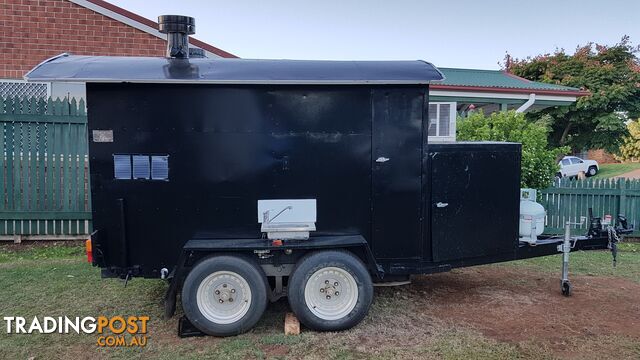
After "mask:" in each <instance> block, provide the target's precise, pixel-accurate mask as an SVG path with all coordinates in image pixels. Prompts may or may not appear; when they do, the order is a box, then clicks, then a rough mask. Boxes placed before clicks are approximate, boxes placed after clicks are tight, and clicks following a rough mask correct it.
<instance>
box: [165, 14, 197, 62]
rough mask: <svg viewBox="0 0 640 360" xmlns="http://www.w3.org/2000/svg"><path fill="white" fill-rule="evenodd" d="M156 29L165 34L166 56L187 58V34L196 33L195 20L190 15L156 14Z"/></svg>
mask: <svg viewBox="0 0 640 360" xmlns="http://www.w3.org/2000/svg"><path fill="white" fill-rule="evenodd" d="M158 30H160V32H161V33H163V34H167V57H171V58H178V59H187V58H189V35H193V34H195V33H196V20H195V19H194V18H192V17H190V16H182V15H162V16H158Z"/></svg>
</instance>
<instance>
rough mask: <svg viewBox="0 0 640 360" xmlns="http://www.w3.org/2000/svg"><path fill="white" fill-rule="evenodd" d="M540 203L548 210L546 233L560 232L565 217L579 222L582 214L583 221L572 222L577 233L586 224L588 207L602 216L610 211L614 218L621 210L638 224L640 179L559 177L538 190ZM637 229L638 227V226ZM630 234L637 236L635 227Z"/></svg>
mask: <svg viewBox="0 0 640 360" xmlns="http://www.w3.org/2000/svg"><path fill="white" fill-rule="evenodd" d="M541 195H542V199H541V201H540V203H541V204H542V206H544V208H545V209H546V210H547V218H546V221H545V233H549V234H562V233H563V229H564V224H565V222H566V221H571V222H574V223H579V222H580V218H581V217H582V216H584V217H586V218H587V221H585V222H584V223H583V224H582V225H574V226H573V227H574V228H575V229H578V230H576V231H575V233H576V234H580V233H581V232H585V233H586V230H587V229H588V227H589V223H588V217H589V208H592V209H593V214H594V216H598V217H601V218H603V217H604V216H605V215H611V216H612V218H613V221H615V219H616V217H617V215H618V214H624V215H625V216H626V217H627V219H628V222H629V224H634V225H635V227H636V229H637V228H638V227H640V180H637V179H636V180H630V179H584V180H573V179H567V178H563V179H559V180H557V181H556V182H555V183H554V184H553V185H552V186H551V187H549V188H547V189H545V190H542V191H541ZM639 230H640V229H639ZM632 235H633V236H639V235H640V231H638V230H636V231H635V232H634V233H633V234H632Z"/></svg>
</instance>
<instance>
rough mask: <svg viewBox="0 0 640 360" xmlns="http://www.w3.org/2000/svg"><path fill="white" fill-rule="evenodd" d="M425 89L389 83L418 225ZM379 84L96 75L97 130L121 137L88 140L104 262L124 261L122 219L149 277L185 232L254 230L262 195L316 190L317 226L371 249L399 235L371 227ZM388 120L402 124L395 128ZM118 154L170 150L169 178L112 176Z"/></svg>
mask: <svg viewBox="0 0 640 360" xmlns="http://www.w3.org/2000/svg"><path fill="white" fill-rule="evenodd" d="M426 90H427V89H426V88H424V87H407V88H397V89H394V88H391V89H389V90H388V92H389V93H390V94H392V95H390V99H392V100H393V102H392V103H391V105H392V106H391V108H390V109H391V110H392V113H393V114H394V115H393V117H391V118H389V119H388V121H390V122H388V123H387V125H386V126H387V127H386V128H385V129H384V131H391V132H392V133H391V134H389V136H396V135H402V136H406V137H407V140H406V143H404V141H403V143H404V145H402V146H399V147H398V148H397V149H394V151H401V150H407V149H409V150H410V152H411V154H410V155H408V156H409V158H408V159H405V160H401V159H398V161H396V164H403V165H401V166H400V167H399V168H397V169H395V170H394V171H395V175H394V176H396V177H395V179H398V180H402V177H403V176H405V175H404V174H403V173H404V172H406V176H408V178H407V180H406V181H405V182H402V181H400V182H398V183H397V184H392V185H393V186H391V190H393V193H391V194H390V195H398V196H401V197H402V198H403V199H410V202H411V206H410V208H411V209H412V210H411V213H412V216H411V217H409V218H407V219H402V221H403V224H407V223H408V222H411V224H410V226H409V227H411V228H412V229H413V228H415V229H418V228H419V223H418V221H419V218H418V216H416V212H415V210H414V208H418V206H417V205H416V204H415V203H417V202H419V199H420V186H419V185H420V167H419V163H420V155H419V154H420V146H421V143H420V138H419V131H420V126H421V124H420V116H421V115H420V116H418V114H421V113H422V109H421V106H420V101H421V100H420V99H423V97H424V94H425V93H426ZM375 91H378V90H375ZM375 91H374V90H373V88H372V87H364V86H339V87H329V86H305V87H297V86H252V87H249V86H217V85H158V84H154V85H151V84H88V85H87V93H88V104H89V133H90V134H91V131H92V130H113V139H114V140H113V142H107V143H105V142H93V141H90V149H89V150H90V166H91V172H92V174H93V176H92V199H93V209H94V210H93V212H94V214H93V215H94V227H95V229H97V230H98V231H99V235H98V236H96V242H97V243H96V247H97V248H98V249H99V250H100V251H102V252H103V253H104V254H105V257H104V258H105V261H104V262H103V263H101V265H109V266H111V265H114V266H124V265H123V264H121V263H120V262H117V261H116V259H119V257H118V256H119V255H118V254H120V251H121V248H120V247H119V245H117V243H116V242H115V239H118V237H117V236H118V234H117V233H116V232H115V229H120V228H125V229H126V232H127V233H126V241H127V244H128V264H127V266H133V265H138V266H141V267H142V271H143V273H144V275H145V276H154V275H157V271H158V270H159V269H160V268H162V267H167V268H172V266H173V265H174V264H175V261H176V260H177V256H178V254H179V251H180V249H181V247H182V246H183V244H184V243H185V242H186V241H187V240H189V239H199V238H200V239H210V238H255V239H258V238H260V237H261V233H260V227H259V225H258V223H257V221H256V218H257V209H256V203H257V200H258V199H271V198H280V199H286V198H315V199H317V206H318V209H317V210H318V221H317V224H316V226H317V229H318V231H317V232H315V233H314V235H318V236H322V235H362V236H364V237H365V238H366V239H367V241H369V242H370V243H371V244H372V246H373V248H376V246H377V245H376V242H377V241H380V242H381V243H385V244H386V243H388V242H391V241H396V240H395V238H383V237H378V238H376V239H373V238H372V237H371V228H372V222H371V208H372V203H371V195H372V188H371V182H372V180H371V171H372V169H371V163H372V153H371V149H372V148H371V146H372V137H371V134H372V127H371V125H372V119H373V106H372V104H373V103H374V102H373V101H372V94H373V93H374V92H375ZM407 106H408V107H407ZM405 107H407V109H404V108H405ZM392 122H397V123H398V127H399V129H401V130H400V131H401V132H402V134H397V133H396V132H395V130H392V126H391V125H392ZM412 129H413V131H414V132H416V134H417V137H416V136H414V135H412V134H410V132H411V131H412ZM414 138H415V139H414ZM113 154H140V155H168V156H169V163H168V167H169V171H168V181H154V180H142V179H139V180H116V179H115V178H114V166H113ZM395 157H397V156H394V158H395ZM414 161H415V164H416V165H414V164H413V162H414ZM403 169H404V170H403ZM414 195H415V200H414V198H413V196H414ZM116 199H124V212H125V224H119V223H118V222H117V221H116V220H117V217H116V216H115V214H114V211H115V210H114V209H116V207H115V205H113V204H114V202H115V201H116ZM396 206H400V207H401V208H404V206H401V204H399V203H396ZM399 210H400V212H403V211H404V210H402V209H399ZM391 223H392V224H393V221H391ZM384 236H387V235H384ZM416 236H417V237H416ZM419 236H420V234H419V233H416V232H415V231H414V233H412V236H411V240H410V239H409V237H407V238H406V239H405V240H404V241H406V242H407V246H410V245H409V244H413V243H419V242H420V238H419ZM394 251H395V253H389V254H388V256H392V257H403V256H413V255H414V253H412V252H409V251H407V250H406V249H405V248H404V247H395V250H394Z"/></svg>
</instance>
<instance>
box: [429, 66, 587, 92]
mask: <svg viewBox="0 0 640 360" xmlns="http://www.w3.org/2000/svg"><path fill="white" fill-rule="evenodd" d="M438 69H440V71H441V72H442V73H443V74H444V75H445V80H444V81H441V82H440V81H439V82H437V84H438V85H448V86H469V87H483V88H503V89H521V90H534V91H535V90H550V91H568V92H575V91H580V89H578V88H574V87H569V86H562V85H555V84H547V83H541V82H537V81H531V80H527V79H524V78H521V77H519V76H516V75H513V74H509V73H507V72H506V71H503V70H477V69H455V68H442V67H439V68H438Z"/></svg>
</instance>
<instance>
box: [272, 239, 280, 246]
mask: <svg viewBox="0 0 640 360" xmlns="http://www.w3.org/2000/svg"><path fill="white" fill-rule="evenodd" d="M271 246H282V240H273V241H272V242H271Z"/></svg>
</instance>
